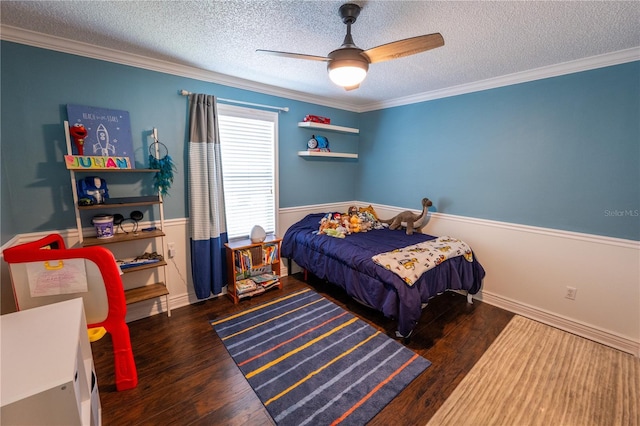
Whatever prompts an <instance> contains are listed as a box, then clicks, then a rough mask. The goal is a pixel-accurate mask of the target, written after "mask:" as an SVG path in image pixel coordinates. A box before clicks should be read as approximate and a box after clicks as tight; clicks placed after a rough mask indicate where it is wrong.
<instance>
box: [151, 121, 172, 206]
mask: <svg viewBox="0 0 640 426" xmlns="http://www.w3.org/2000/svg"><path fill="white" fill-rule="evenodd" d="M153 141H154V142H153V143H152V144H151V145H150V146H149V168H151V169H159V171H158V172H156V174H155V175H154V177H153V188H154V189H155V190H156V191H159V192H160V194H161V195H162V196H163V197H164V196H166V195H167V194H168V192H169V188H170V187H171V184H172V183H173V172H174V171H175V170H176V166H175V165H174V164H173V160H172V159H171V157H170V156H169V149H168V148H167V146H166V145H165V144H163V143H162V142H160V141H159V140H158V129H155V128H154V129H153Z"/></svg>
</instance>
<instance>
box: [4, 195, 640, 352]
mask: <svg viewBox="0 0 640 426" xmlns="http://www.w3.org/2000/svg"><path fill="white" fill-rule="evenodd" d="M369 204H370V203H365V202H357V201H351V202H341V203H332V204H318V205H309V206H300V207H292V208H283V209H280V211H279V217H278V234H279V235H280V236H283V235H284V233H285V232H286V230H287V229H288V228H289V226H291V225H292V224H293V223H295V222H296V221H298V220H300V219H301V218H303V217H304V216H306V215H307V214H309V213H319V212H328V211H347V209H348V207H349V206H351V205H358V206H366V205H369ZM373 207H374V208H375V209H376V212H377V213H378V215H379V216H380V217H382V218H391V217H393V216H394V215H396V214H397V213H399V212H400V211H403V210H405V209H403V208H398V207H393V206H385V205H376V204H373ZM415 212H416V213H418V211H417V210H416V211H415ZM187 224H188V220H187V219H172V220H167V221H165V232H166V234H167V238H166V241H167V242H173V243H175V246H176V256H175V257H174V258H172V259H168V280H167V281H168V285H169V291H170V304H171V309H176V308H179V307H181V306H185V305H188V304H191V303H194V302H196V301H197V298H196V297H195V295H194V292H193V284H192V282H191V260H190V257H189V251H190V250H189V237H188V231H187ZM399 232H401V231H399ZM424 232H425V233H429V234H432V235H449V236H452V237H456V238H459V239H462V240H464V241H466V242H467V243H469V244H470V245H471V247H472V248H473V250H474V253H475V255H476V257H477V259H478V260H479V261H480V262H481V263H482V265H483V266H484V268H485V270H486V272H487V275H486V277H485V279H484V281H483V287H482V290H481V292H480V293H478V294H477V295H476V296H475V298H477V299H478V300H482V301H484V302H485V303H489V304H491V305H495V306H498V307H500V308H503V309H506V310H509V311H512V312H515V313H517V314H520V315H523V316H526V317H528V318H531V319H533V320H537V321H540V322H543V323H545V324H548V325H551V326H554V327H557V328H560V329H562V330H565V331H568V332H571V333H574V334H577V335H580V336H583V337H586V338H588V339H591V340H594V341H597V342H600V343H603V344H605V345H608V346H611V347H614V348H617V349H620V350H623V351H625V352H629V353H632V354H634V355H636V356H640V243H639V242H637V241H631V240H622V239H616V238H608V237H600V236H596V235H590V234H580V233H573V232H566V231H559V230H553V229H546V228H538V227H532V226H524V225H516V224H510V223H504V222H497V221H489V220H482V219H474V218H467V217H461V216H454V215H447V214H443V213H430V217H429V221H428V223H427V226H426V228H425V229H424ZM48 233H49V232H46V233H37V234H36V233H34V234H23V235H19V236H16V238H14V239H12V240H11V241H10V242H8V243H7V244H6V245H5V246H4V247H8V246H11V245H15V244H20V243H23V242H27V241H32V240H34V239H37V238H40V237H42V236H44V235H46V234H48ZM60 233H61V234H62V235H63V237H65V238H66V239H67V241H69V242H70V243H71V245H73V244H74V242H75V241H77V235H76V233H75V231H71V230H65V231H61V232H60ZM4 247H3V248H4ZM283 263H284V264H283V275H286V274H287V270H286V266H287V265H286V262H283ZM1 272H2V275H1V277H2V296H3V299H6V298H7V296H8V295H11V290H10V286H11V284H10V280H9V279H8V277H9V275H8V271H7V267H6V263H5V262H2V271H1ZM7 286H8V289H7ZM567 286H570V287H575V288H576V289H577V294H576V299H575V300H569V299H566V298H565V297H564V296H565V293H566V287H567ZM5 302H6V300H3V302H2V308H3V313H6V305H7V303H5ZM160 303H161V302H159V301H158V302H155V301H150V302H143V303H137V304H135V305H131V306H129V312H128V314H127V320H128V321H133V320H136V319H139V318H143V317H146V316H149V315H154V314H157V313H160V312H164V310H165V309H166V308H165V306H162V305H160ZM162 303H163V302H162Z"/></svg>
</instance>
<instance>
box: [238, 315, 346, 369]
mask: <svg viewBox="0 0 640 426" xmlns="http://www.w3.org/2000/svg"><path fill="white" fill-rule="evenodd" d="M346 314H347V312H343V313H341V314H340V315H336V316H335V317H333V318H329V319H328V320H326V321H325V322H323V323H322V324H318V325H316V326H315V327H313V328H310V329H308V330H306V331H303V332H302V333H300V334H298V335H297V336H293V337H292V338H290V339H289V340H285V341H284V342H282V343H279V344H277V345H275V346H274V347H272V348H270V349H267V350H266V351H264V352H261V353H259V354H257V355H254V356H252V357H251V358H249V359H247V360H245V361H242V362H240V363H238V367H242V366H243V365H245V364H248V363H250V362H251V361H253V360H255V359H258V358H260V357H263V356H265V355H266V354H268V353H270V352H273V351H275V350H276V349H278V348H279V347H281V346H284V345H286V344H287V343H291V342H293V341H294V340H296V339H299V338H301V337H302V336H304V335H305V334H309V333H311V332H312V331H314V330H317V329H319V328H321V327H323V326H325V325H327V324H329V323H330V322H331V321H335V320H337V319H338V318H340V317H342V316H344V315H346Z"/></svg>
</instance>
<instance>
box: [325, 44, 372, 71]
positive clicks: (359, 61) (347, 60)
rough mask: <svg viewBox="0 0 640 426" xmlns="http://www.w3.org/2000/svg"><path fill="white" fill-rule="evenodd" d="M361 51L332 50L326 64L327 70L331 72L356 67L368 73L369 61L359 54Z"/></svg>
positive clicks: (350, 49) (347, 49) (354, 48)
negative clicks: (339, 68) (341, 68)
mask: <svg viewBox="0 0 640 426" xmlns="http://www.w3.org/2000/svg"><path fill="white" fill-rule="evenodd" d="M362 51H363V50H362V49H359V48H357V47H345V48H341V49H336V50H334V51H333V52H331V53H329V58H331V61H329V63H328V64H327V70H328V71H331V70H332V69H334V68H338V67H357V68H362V69H364V70H365V71H368V70H369V61H368V60H367V58H365V57H364V56H362V55H361V54H360V53H361V52H362Z"/></svg>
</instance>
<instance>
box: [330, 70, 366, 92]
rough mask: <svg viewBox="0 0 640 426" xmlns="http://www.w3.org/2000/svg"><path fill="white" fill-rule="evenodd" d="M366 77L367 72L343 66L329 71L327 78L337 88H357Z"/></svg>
mask: <svg viewBox="0 0 640 426" xmlns="http://www.w3.org/2000/svg"><path fill="white" fill-rule="evenodd" d="M366 76H367V70H365V69H363V68H362V67H357V66H355V67H354V66H343V67H335V68H333V69H329V78H330V79H331V81H333V82H334V83H335V84H337V85H338V86H342V87H350V86H357V85H358V84H360V83H362V80H364V78H365V77H366Z"/></svg>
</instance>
